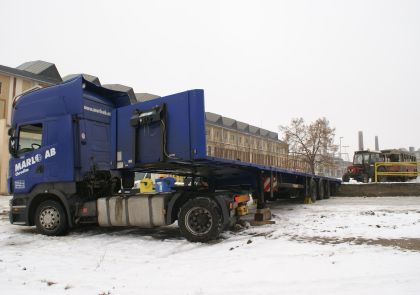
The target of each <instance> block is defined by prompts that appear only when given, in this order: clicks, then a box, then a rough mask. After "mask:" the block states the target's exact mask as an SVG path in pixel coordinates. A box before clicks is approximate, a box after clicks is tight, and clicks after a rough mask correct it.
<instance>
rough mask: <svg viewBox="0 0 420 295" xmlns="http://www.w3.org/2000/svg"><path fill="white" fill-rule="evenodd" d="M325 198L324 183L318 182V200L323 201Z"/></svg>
mask: <svg viewBox="0 0 420 295" xmlns="http://www.w3.org/2000/svg"><path fill="white" fill-rule="evenodd" d="M324 196H325V187H324V181H323V180H322V179H320V180H319V182H318V200H323V199H324Z"/></svg>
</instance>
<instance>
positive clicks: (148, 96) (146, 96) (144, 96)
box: [135, 93, 160, 102]
mask: <svg viewBox="0 0 420 295" xmlns="http://www.w3.org/2000/svg"><path fill="white" fill-rule="evenodd" d="M135 96H136V99H137V101H139V102H142V101H148V100H152V99H155V98H159V97H160V96H159V95H155V94H151V93H135Z"/></svg>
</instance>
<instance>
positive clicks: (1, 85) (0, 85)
mask: <svg viewBox="0 0 420 295" xmlns="http://www.w3.org/2000/svg"><path fill="white" fill-rule="evenodd" d="M1 86H2V85H1V82H0V94H1Z"/></svg>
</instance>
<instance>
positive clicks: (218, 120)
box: [206, 112, 281, 141]
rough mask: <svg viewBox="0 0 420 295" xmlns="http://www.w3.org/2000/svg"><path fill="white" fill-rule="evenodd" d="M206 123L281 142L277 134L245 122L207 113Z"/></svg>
mask: <svg viewBox="0 0 420 295" xmlns="http://www.w3.org/2000/svg"><path fill="white" fill-rule="evenodd" d="M206 121H207V122H208V123H210V124H213V125H219V126H221V127H225V128H228V129H233V130H237V131H240V132H244V133H249V134H252V135H256V136H261V137H266V138H269V139H272V140H277V141H281V140H279V138H278V134H277V133H276V132H272V131H269V130H266V129H262V128H259V127H256V126H253V125H249V124H247V123H244V122H240V121H236V120H234V119H231V118H227V117H223V116H221V115H219V114H215V113H211V112H206Z"/></svg>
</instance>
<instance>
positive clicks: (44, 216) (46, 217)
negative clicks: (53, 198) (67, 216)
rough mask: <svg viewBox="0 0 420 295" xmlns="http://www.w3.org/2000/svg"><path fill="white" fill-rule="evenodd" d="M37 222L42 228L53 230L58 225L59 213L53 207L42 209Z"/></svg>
mask: <svg viewBox="0 0 420 295" xmlns="http://www.w3.org/2000/svg"><path fill="white" fill-rule="evenodd" d="M39 222H40V224H41V226H42V227H43V228H45V229H47V230H54V229H56V228H57V227H58V225H59V224H60V212H59V211H58V210H57V208H54V207H47V208H44V209H42V211H41V213H40V214H39Z"/></svg>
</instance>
